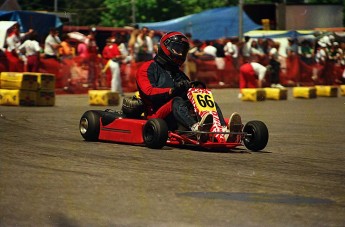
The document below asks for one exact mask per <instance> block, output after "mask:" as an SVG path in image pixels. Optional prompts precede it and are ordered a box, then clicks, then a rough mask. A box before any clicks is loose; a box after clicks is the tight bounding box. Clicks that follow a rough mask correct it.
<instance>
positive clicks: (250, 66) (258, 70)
mask: <svg viewBox="0 0 345 227" xmlns="http://www.w3.org/2000/svg"><path fill="white" fill-rule="evenodd" d="M266 72H267V68H266V67H265V66H263V65H261V64H260V63H257V62H250V63H245V64H243V65H242V66H241V67H240V81H239V82H240V84H239V85H240V86H239V87H240V94H239V98H241V97H242V89H243V88H261V87H262V84H263V82H264V80H265V76H266Z"/></svg>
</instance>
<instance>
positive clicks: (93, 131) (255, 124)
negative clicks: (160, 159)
mask: <svg viewBox="0 0 345 227" xmlns="http://www.w3.org/2000/svg"><path fill="white" fill-rule="evenodd" d="M200 85H201V88H200ZM187 97H188V99H189V101H190V103H191V104H192V105H191V106H192V111H194V114H195V116H196V117H198V118H199V119H200V118H201V117H203V116H204V115H205V114H208V113H211V114H212V115H213V124H212V126H211V129H210V131H190V130H186V129H184V128H181V127H179V128H178V129H176V130H170V129H169V128H168V125H167V123H166V122H165V121H164V120H163V119H159V118H153V119H146V118H145V117H143V115H142V114H141V113H140V111H139V113H140V114H141V115H140V116H138V115H137V117H135V118H134V117H128V116H127V115H126V114H123V113H122V112H121V111H114V110H110V109H107V110H104V111H102V110H89V111H86V112H85V113H84V114H83V115H82V117H81V119H80V123H79V130H80V133H81V135H82V137H83V138H84V139H85V140H86V141H111V142H116V143H125V144H137V145H146V146H147V147H149V148H153V149H160V148H162V147H163V146H166V145H167V146H179V145H191V146H199V147H201V148H207V149H209V150H212V149H214V150H216V149H219V148H226V149H231V148H236V147H239V146H243V145H244V146H245V147H246V148H247V149H248V150H251V151H260V150H263V149H264V148H265V147H266V145H267V143H268V137H269V134H268V129H267V127H266V125H265V123H263V122H262V121H258V120H252V121H249V122H247V123H246V124H245V125H242V124H241V125H240V127H239V128H240V130H237V131H236V132H229V131H225V130H224V129H223V127H222V126H221V124H220V120H219V116H218V112H217V110H216V105H215V101H214V98H213V95H212V92H211V90H209V89H206V86H205V85H204V84H203V83H198V82H192V83H191V88H189V89H188V92H187ZM225 121H226V123H228V121H229V119H227V118H225ZM227 134H228V135H227ZM228 136H232V138H235V139H234V140H232V142H228V141H227V139H226V138H227V137H228Z"/></svg>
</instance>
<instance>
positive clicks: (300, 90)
mask: <svg viewBox="0 0 345 227" xmlns="http://www.w3.org/2000/svg"><path fill="white" fill-rule="evenodd" d="M292 94H293V97H295V98H305V99H313V98H316V97H317V96H316V88H315V87H294V88H293V90H292Z"/></svg>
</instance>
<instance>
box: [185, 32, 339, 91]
mask: <svg viewBox="0 0 345 227" xmlns="http://www.w3.org/2000/svg"><path fill="white" fill-rule="evenodd" d="M189 36H190V35H189ZM280 40H284V39H280ZM286 41H287V42H285V43H280V42H279V41H276V40H274V39H270V38H250V37H247V36H246V37H244V40H243V41H239V40H236V39H225V38H222V39H219V40H213V41H204V42H202V41H199V40H192V39H191V49H190V52H189V58H188V61H187V70H186V72H187V73H188V75H189V76H190V77H191V78H192V79H197V72H198V66H199V67H200V68H202V64H204V63H205V62H208V61H214V63H215V65H216V67H217V69H218V70H220V71H221V70H224V65H225V64H224V62H225V63H227V64H231V66H232V68H233V71H232V74H235V75H238V72H239V69H240V67H241V65H243V64H245V63H248V62H257V63H260V64H262V65H264V66H266V68H267V75H266V77H265V78H266V80H268V81H266V84H268V85H270V86H272V87H283V86H282V85H281V84H280V83H281V80H280V77H281V75H282V74H296V72H294V70H293V68H297V67H299V68H303V67H306V68H308V72H309V71H310V70H309V69H311V71H312V73H309V75H308V76H309V77H310V78H309V81H314V82H315V83H320V79H322V82H323V83H325V84H341V83H344V82H345V78H344V77H345V73H344V69H345V52H344V51H345V43H344V42H338V41H336V40H335V37H334V36H333V35H325V36H323V37H321V38H312V39H292V38H287V39H286ZM335 68H336V69H337V70H335ZM295 71H296V70H295ZM302 71H303V69H299V72H298V74H301V73H303V72H302ZM335 71H336V72H335ZM225 76H226V77H231V76H232V75H229V74H228V75H227V74H225ZM296 77H297V78H295V79H296V81H295V83H296V84H298V83H299V82H300V80H301V78H300V77H301V76H300V75H298V76H296ZM220 79H222V78H220ZM304 79H305V78H304ZM219 83H220V84H222V83H223V82H222V81H221V80H220V82H219ZM285 83H286V81H285Z"/></svg>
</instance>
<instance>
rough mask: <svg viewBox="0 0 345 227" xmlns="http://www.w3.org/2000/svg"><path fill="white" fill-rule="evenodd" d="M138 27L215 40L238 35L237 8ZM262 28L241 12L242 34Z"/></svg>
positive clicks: (227, 8) (220, 9) (209, 11)
mask: <svg viewBox="0 0 345 227" xmlns="http://www.w3.org/2000/svg"><path fill="white" fill-rule="evenodd" d="M139 26H140V27H143V26H146V27H148V28H149V29H154V30H160V31H166V32H167V31H179V32H182V33H191V34H192V38H193V39H199V40H215V39H219V38H222V37H236V36H238V35H239V8H238V7H236V6H235V7H222V8H216V9H210V10H206V11H203V12H201V13H197V14H192V15H188V16H184V17H180V18H177V19H172V20H168V21H162V22H155V23H139ZM260 28H262V26H261V25H258V24H256V23H254V22H253V21H252V20H251V19H250V18H249V17H248V16H247V14H246V13H245V12H243V29H242V30H243V32H248V31H251V30H256V29H260Z"/></svg>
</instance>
